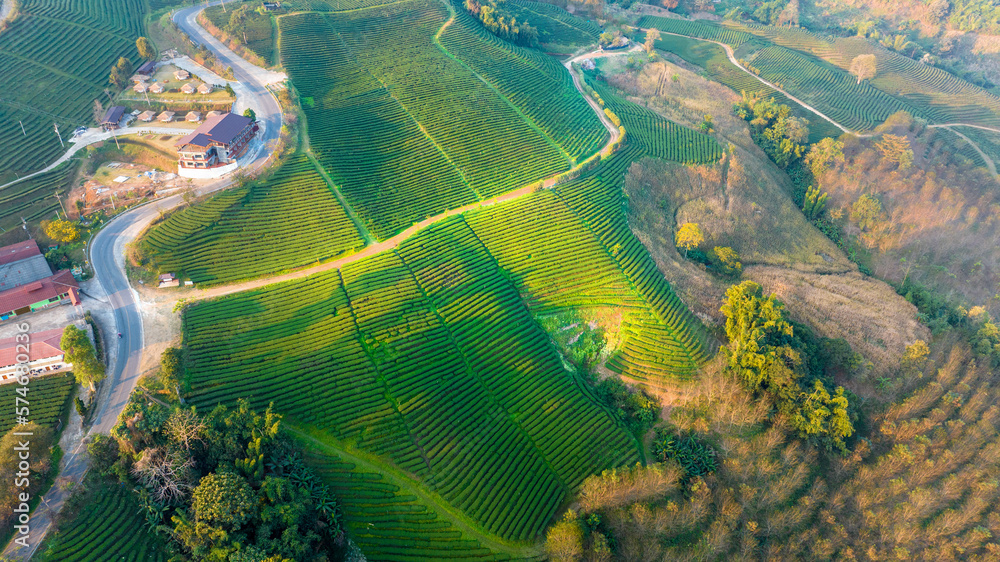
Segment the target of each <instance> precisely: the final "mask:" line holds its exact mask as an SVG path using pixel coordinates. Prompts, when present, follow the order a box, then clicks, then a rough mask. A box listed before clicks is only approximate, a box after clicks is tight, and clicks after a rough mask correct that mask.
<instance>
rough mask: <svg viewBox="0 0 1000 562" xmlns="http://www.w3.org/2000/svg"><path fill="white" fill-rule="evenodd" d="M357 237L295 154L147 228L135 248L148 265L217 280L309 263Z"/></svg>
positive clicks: (353, 245)
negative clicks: (270, 169) (254, 178)
mask: <svg viewBox="0 0 1000 562" xmlns="http://www.w3.org/2000/svg"><path fill="white" fill-rule="evenodd" d="M363 245H364V243H363V240H362V239H361V235H360V234H359V233H358V231H357V229H356V228H355V226H354V224H353V223H352V222H351V220H350V218H348V216H347V213H346V212H345V211H344V208H343V207H342V206H341V205H340V203H339V202H338V201H337V199H336V197H335V196H334V194H333V192H332V191H331V189H330V186H329V185H328V184H327V183H326V181H325V180H324V179H323V178H322V176H320V174H319V172H318V171H317V170H316V168H315V166H313V163H312V162H310V161H309V159H308V158H307V157H306V156H305V155H303V154H295V155H292V156H291V157H289V158H288V159H286V161H285V162H283V163H282V164H281V166H280V167H279V168H278V169H277V171H275V173H274V174H273V175H272V176H270V177H268V178H267V179H265V180H261V181H255V182H253V183H252V184H250V185H248V186H246V187H241V188H236V189H231V190H228V191H224V192H221V193H219V194H217V195H215V196H214V197H212V199H211V200H209V201H207V202H205V203H204V204H200V205H195V206H193V207H189V208H187V209H183V210H181V211H178V212H176V213H174V214H172V215H170V217H169V218H168V219H167V220H165V221H163V222H161V223H159V224H157V225H156V226H154V227H152V228H151V229H150V231H149V233H148V234H147V235H146V236H145V237H143V239H142V243H141V246H140V249H141V251H142V253H143V254H144V256H145V257H147V258H148V259H149V260H150V261H151V262H152V264H153V266H154V267H156V268H157V269H159V270H160V271H170V272H173V273H176V274H178V275H184V276H185V277H187V278H189V279H191V280H192V281H194V282H195V283H199V284H201V283H204V284H212V283H222V282H227V281H233V280H236V279H246V278H250V277H255V276H259V275H263V274H265V273H271V272H274V271H279V270H282V269H287V268H292V267H298V266H302V265H307V264H309V263H316V262H318V261H319V260H324V259H329V258H334V257H337V256H340V255H344V254H346V253H349V252H352V251H354V250H356V249H358V248H360V247H361V246H363Z"/></svg>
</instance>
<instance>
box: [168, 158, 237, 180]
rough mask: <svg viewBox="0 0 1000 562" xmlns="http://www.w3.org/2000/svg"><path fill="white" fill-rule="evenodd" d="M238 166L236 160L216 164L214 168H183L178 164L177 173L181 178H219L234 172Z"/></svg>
mask: <svg viewBox="0 0 1000 562" xmlns="http://www.w3.org/2000/svg"><path fill="white" fill-rule="evenodd" d="M238 167H239V166H238V164H237V163H236V162H233V163H231V164H226V165H225V166H216V167H215V168H185V167H184V166H180V165H178V166H177V175H178V176H180V177H182V178H194V179H211V178H221V177H222V176H224V175H226V174H229V173H232V172H235V171H236V168H238Z"/></svg>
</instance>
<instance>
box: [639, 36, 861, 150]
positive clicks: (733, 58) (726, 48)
mask: <svg viewBox="0 0 1000 562" xmlns="http://www.w3.org/2000/svg"><path fill="white" fill-rule="evenodd" d="M643 31H649V30H648V29H643ZM657 31H659V32H660V33H663V34H665V35H673V36H675V37H684V38H686V39H693V40H695V41H704V42H706V43H715V44H716V45H718V46H720V47H722V49H723V50H724V51H725V52H726V57H728V58H729V62H731V63H733V66H735V67H736V68H738V69H740V70H742V71H743V72H746V73H747V74H749V75H750V76H753V77H754V79H756V80H757V81H758V82H760V83H761V84H764V85H765V86H768V87H770V88H773V89H775V90H776V91H778V92H781V93H782V94H784V95H785V97H787V98H788V99H790V100H792V101H794V102H795V103H797V104H799V105H801V106H802V107H804V108H806V109H808V110H809V111H812V112H813V113H815V114H816V115H819V116H820V117H821V118H823V119H824V120H826V121H829V122H830V124H831V125H833V126H834V127H836V128H838V129H840V130H841V131H844V132H845V133H850V134H852V135H854V136H856V137H861V138H868V137H873V136H875V135H872V134H862V133H858V132H855V131H852V130H850V129H848V128H847V127H845V126H843V125H841V124H840V123H837V122H836V121H834V120H833V119H831V118H830V117H828V116H826V114H824V113H823V112H822V111H820V110H818V109H816V108H815V107H813V106H811V105H809V104H808V103H806V102H804V101H802V100H800V99H799V98H797V97H795V96H793V95H792V94H789V93H788V92H786V91H785V90H783V89H781V88H780V87H778V86H777V85H776V84H772V83H770V82H768V81H767V80H764V79H763V78H761V77H760V76H757V75H756V74H754V73H753V72H750V71H749V70H747V69H746V68H744V67H743V65H741V64H740V63H739V61H738V60H736V56H735V55H734V53H733V48H732V47H730V46H729V45H727V44H725V43H722V42H719V41H712V40H711V39H702V38H701V37H692V36H690V35H683V34H681V33H671V32H669V31H662V30H657Z"/></svg>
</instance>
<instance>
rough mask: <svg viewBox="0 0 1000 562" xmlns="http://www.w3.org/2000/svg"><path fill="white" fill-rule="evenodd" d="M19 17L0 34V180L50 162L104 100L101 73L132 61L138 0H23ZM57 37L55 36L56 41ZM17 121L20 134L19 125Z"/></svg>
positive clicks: (139, 9) (104, 84)
mask: <svg viewBox="0 0 1000 562" xmlns="http://www.w3.org/2000/svg"><path fill="white" fill-rule="evenodd" d="M20 11H21V16H20V17H18V18H17V19H16V20H14V22H13V23H12V24H11V25H10V27H9V28H8V29H7V30H6V31H4V32H3V33H0V76H3V82H4V85H5V86H7V87H6V88H5V91H4V92H3V93H2V94H0V145H3V146H4V147H6V148H5V150H4V151H3V153H2V154H0V183H5V182H6V181H10V180H13V179H15V177H14V173H15V172H17V173H19V174H21V175H24V174H25V173H26V172H30V171H34V170H38V169H39V168H42V167H44V166H45V165H46V164H48V163H50V162H51V161H53V160H55V159H56V157H57V156H58V155H59V154H61V153H62V152H64V151H65V150H66V149H65V148H62V147H60V145H59V139H58V138H57V137H56V134H55V131H54V130H53V124H57V125H58V126H59V131H60V132H61V134H62V137H63V140H64V141H66V140H68V139H69V138H70V136H71V135H72V133H73V129H74V128H75V127H76V126H78V125H87V124H90V123H91V122H92V121H93V117H92V115H91V114H92V111H91V110H92V107H93V104H94V100H95V99H100V100H102V102H103V103H104V104H105V105H107V102H108V100H107V96H105V95H104V89H105V88H107V87H108V73H109V72H110V70H111V66H112V65H113V64H114V63H115V61H117V60H118V58H119V57H126V58H128V59H130V60H131V61H132V63H133V65H135V64H137V63H138V62H139V54H138V51H136V47H135V40H136V38H137V37H138V36H140V35H141V34H142V32H143V31H142V30H143V24H142V18H143V14H144V13H145V4H144V3H143V2H142V1H141V0H79V1H76V2H62V1H58V0H23V1H22V2H21V7H20ZM56 38H58V40H56ZM21 124H23V125H24V130H25V132H26V133H27V134H26V135H25V134H23V133H22V131H21Z"/></svg>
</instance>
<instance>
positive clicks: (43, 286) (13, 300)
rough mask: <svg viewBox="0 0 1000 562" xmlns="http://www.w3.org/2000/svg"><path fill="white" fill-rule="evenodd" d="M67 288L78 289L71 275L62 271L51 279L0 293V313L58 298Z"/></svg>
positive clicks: (47, 278)
mask: <svg viewBox="0 0 1000 562" xmlns="http://www.w3.org/2000/svg"><path fill="white" fill-rule="evenodd" d="M69 288H73V289H79V288H80V286H79V285H78V284H77V283H76V279H73V274H72V273H71V272H70V271H69V270H68V269H64V270H62V271H60V272H59V273H56V274H55V275H53V276H51V277H46V278H44V279H39V280H37V281H32V282H31V283H27V284H25V285H21V286H20V287H15V288H13V289H8V290H6V291H2V292H0V313H7V312H10V311H13V310H17V309H19V308H24V307H26V306H30V305H32V304H35V303H36V302H41V301H44V300H48V299H51V298H53V297H58V296H59V295H61V294H63V293H65V292H66V291H67V290H68V289H69Z"/></svg>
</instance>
